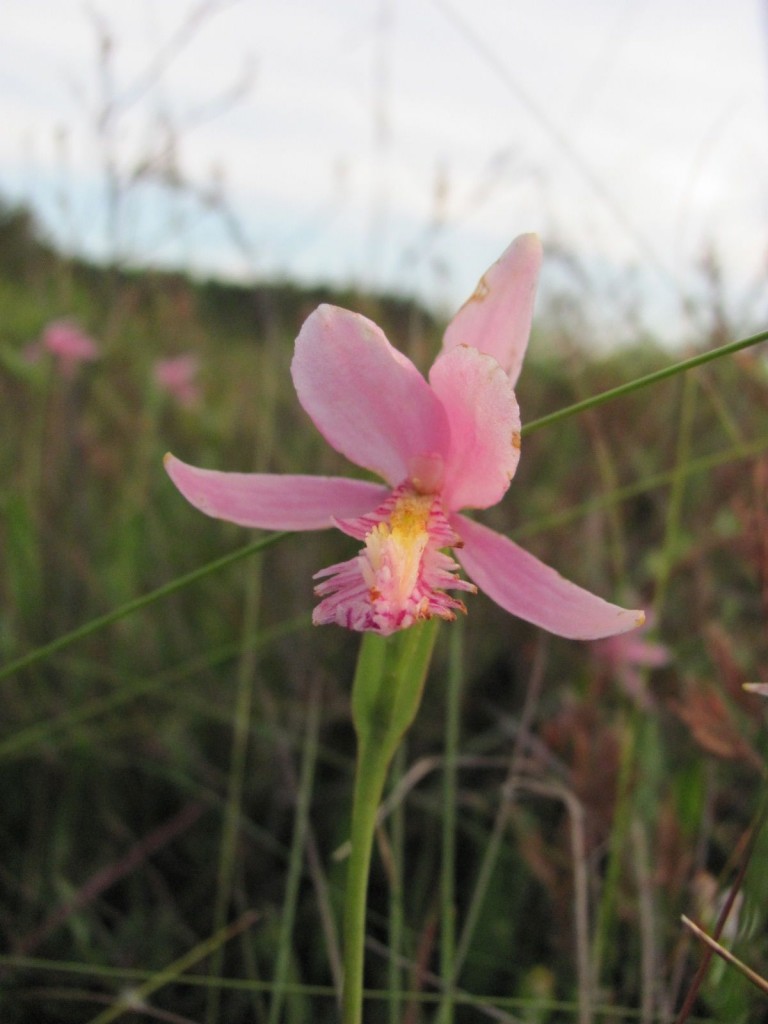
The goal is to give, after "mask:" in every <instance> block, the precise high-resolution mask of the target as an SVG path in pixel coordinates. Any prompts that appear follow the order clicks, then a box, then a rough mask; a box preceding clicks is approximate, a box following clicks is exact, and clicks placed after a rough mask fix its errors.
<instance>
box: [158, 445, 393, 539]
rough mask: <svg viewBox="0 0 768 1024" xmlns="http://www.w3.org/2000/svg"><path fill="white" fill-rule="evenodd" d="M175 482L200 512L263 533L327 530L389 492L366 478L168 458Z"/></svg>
mask: <svg viewBox="0 0 768 1024" xmlns="http://www.w3.org/2000/svg"><path fill="white" fill-rule="evenodd" d="M164 462H165V468H166V470H167V472H168V476H170V478H171V480H173V482H174V483H175V484H176V486H177V487H178V489H179V490H180V491H181V493H182V494H183V495H184V497H185V498H186V499H187V501H189V502H190V503H191V504H192V505H194V506H195V508H198V509H200V511H201V512H205V514H206V515H209V516H213V517H214V519H226V520H227V521H228V522H230V523H238V524H239V525H240V526H251V527H258V528H260V529H263V530H324V529H327V528H328V527H331V526H333V525H334V523H333V520H334V519H337V518H347V517H354V516H360V515H365V513H366V512H370V511H371V510H372V509H374V508H376V507H377V506H378V505H380V504H381V502H382V501H383V500H384V498H385V497H386V496H387V494H388V493H389V491H388V489H387V488H386V487H381V486H380V485H379V484H373V483H368V482H367V481H365V480H347V479H345V478H343V477H329V476H291V475H279V476H278V475H276V474H271V473H221V472H219V471H218V470H215V469H198V468H196V467H195V466H189V465H187V463H186V462H182V461H181V460H180V459H177V458H175V457H174V456H173V455H170V454H168V455H166V456H165V460H164Z"/></svg>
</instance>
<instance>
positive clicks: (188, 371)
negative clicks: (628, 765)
mask: <svg viewBox="0 0 768 1024" xmlns="http://www.w3.org/2000/svg"><path fill="white" fill-rule="evenodd" d="M199 372H200V359H199V357H198V356H196V355H195V354H194V353H192V352H185V353H183V354H182V355H179V356H171V357H169V358H168V359H158V360H157V362H156V363H155V365H154V366H153V368H152V375H153V377H154V380H155V384H157V386H158V387H159V388H160V390H161V391H164V392H165V393H166V394H167V395H170V396H171V398H174V399H175V400H176V401H177V402H178V403H179V405H183V406H184V407H185V408H187V409H191V408H193V407H194V406H196V405H198V404H199V402H200V399H201V393H200V385H199V384H198V382H197V375H198V373H199Z"/></svg>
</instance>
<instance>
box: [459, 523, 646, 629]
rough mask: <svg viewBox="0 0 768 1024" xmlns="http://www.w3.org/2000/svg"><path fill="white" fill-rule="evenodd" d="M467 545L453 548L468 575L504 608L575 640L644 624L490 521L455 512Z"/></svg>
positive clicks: (637, 613)
mask: <svg viewBox="0 0 768 1024" xmlns="http://www.w3.org/2000/svg"><path fill="white" fill-rule="evenodd" d="M451 523H452V525H453V526H454V528H455V529H456V532H457V533H459V534H461V537H462V539H463V540H464V547H463V548H457V549H455V550H454V553H455V555H456V557H457V558H458V560H459V561H460V562H461V564H462V565H463V566H464V569H465V570H466V572H467V575H468V576H469V577H470V579H472V580H473V581H474V582H475V583H476V584H477V585H478V587H479V588H480V590H483V591H485V593H486V594H487V595H488V596H489V597H490V598H491V599H492V600H494V601H495V602H496V603H497V604H498V605H501V607H502V608H504V610H505V611H508V612H510V613H511V614H512V615H517V616H519V617H520V618H521V619H525V620H526V621H527V622H532V623H533V624H534V625H535V626H541V628H542V629H546V630H548V631H549V632H550V633H555V634H556V635H557V636H564V637H568V638H569V639H571V640H597V639H599V638H600V637H604V636H613V635H615V634H616V633H625V632H626V631H627V630H630V629H634V628H635V627H636V626H641V625H642V624H643V622H644V620H645V615H644V613H643V612H641V611H627V610H626V609H624V608H619V607H618V606H617V605H614V604H609V603H608V602H607V601H604V600H603V599H602V598H601V597H596V596H595V595H594V594H590V593H589V591H587V590H582V588H581V587H577V586H576V584H575V583H570V582H569V581H568V580H565V579H563V577H562V576H560V575H559V574H558V573H556V572H555V570H554V569H550V568H549V566H547V565H544V563H543V562H540V561H539V560H538V558H534V556H533V555H531V554H529V553H528V552H527V551H524V550H523V549H522V548H520V547H518V546H517V544H514V543H513V542H512V541H511V540H509V538H508V537H503V536H502V535H501V534H499V533H496V532H495V531H494V530H489V529H488V527H487V526H481V525H480V523H475V522H472V521H471V520H469V519H467V518H465V517H464V516H456V515H454V516H452V517H451Z"/></svg>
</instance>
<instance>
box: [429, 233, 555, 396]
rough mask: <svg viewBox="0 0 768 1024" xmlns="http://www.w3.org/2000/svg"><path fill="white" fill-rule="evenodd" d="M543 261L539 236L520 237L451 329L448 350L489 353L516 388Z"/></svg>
mask: <svg viewBox="0 0 768 1024" xmlns="http://www.w3.org/2000/svg"><path fill="white" fill-rule="evenodd" d="M541 258H542V253H541V242H540V241H539V238H538V236H537V235H533V234H528V235H520V236H519V237H518V238H516V239H515V240H514V242H512V244H511V245H510V246H509V248H508V249H507V250H506V251H505V252H504V253H503V255H502V256H501V257H500V258H499V259H498V260H497V261H496V263H494V264H493V266H492V267H490V269H488V270H487V271H486V272H485V273H484V274H483V276H482V277H481V278H480V281H479V282H478V285H477V288H475V290H474V292H473V293H472V295H471V296H470V298H469V299H468V300H467V302H465V303H464V305H463V306H462V307H461V309H460V310H459V311H458V313H457V314H456V316H455V317H454V318H453V320H452V321H451V322H450V324H448V327H447V329H446V331H445V335H444V337H443V348H444V349H445V350H446V351H447V350H450V349H452V348H455V347H456V346H457V345H471V346H472V347H473V348H476V349H479V350H480V351H481V352H487V353H488V355H491V356H493V357H494V359H496V361H497V362H498V363H500V364H501V366H503V367H504V369H505V370H506V371H507V373H508V374H509V378H510V380H511V381H512V384H513V385H514V384H515V383H516V382H517V378H518V377H519V376H520V369H521V367H522V365H523V357H524V356H525V350H526V348H527V347H528V336H529V334H530V332H531V320H532V319H533V304H534V300H535V298H536V283H537V280H538V276H539V270H540V268H541Z"/></svg>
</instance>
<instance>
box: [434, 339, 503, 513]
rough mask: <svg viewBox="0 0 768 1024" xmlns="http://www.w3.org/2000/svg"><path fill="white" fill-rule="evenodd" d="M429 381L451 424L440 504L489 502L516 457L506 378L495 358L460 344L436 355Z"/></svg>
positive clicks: (499, 495) (498, 493)
mask: <svg viewBox="0 0 768 1024" xmlns="http://www.w3.org/2000/svg"><path fill="white" fill-rule="evenodd" d="M429 381H430V384H431V385H432V389H433V390H434V392H435V394H436V395H437V396H438V398H440V400H441V401H442V403H443V407H444V408H445V411H446V413H447V415H448V422H449V424H450V428H451V446H450V449H449V452H448V457H447V459H446V460H445V475H444V479H443V487H442V497H443V507H444V508H446V509H448V510H452V509H459V508H488V506H489V505H495V504H496V502H497V501H500V500H501V498H502V497H503V495H504V493H505V491H506V490H507V488H508V487H509V481H510V480H511V479H512V477H513V476H514V474H515V470H516V469H517V463H518V459H519V458H520V410H519V409H518V406H517V400H516V399H515V392H514V391H513V390H512V384H511V383H510V380H509V377H508V376H507V375H506V373H505V372H504V370H503V369H502V368H501V366H499V364H498V363H497V362H496V360H495V359H492V358H491V357H490V356H487V355H483V353H482V352H478V351H477V349H475V348H467V347H466V346H464V345H462V346H460V347H459V348H455V349H452V350H451V351H450V352H444V353H443V354H442V355H440V356H438V358H437V359H436V360H435V363H434V365H433V367H432V369H431V370H430V373H429Z"/></svg>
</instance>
